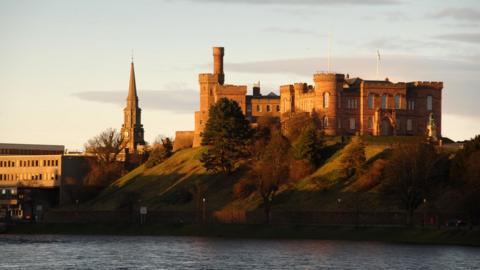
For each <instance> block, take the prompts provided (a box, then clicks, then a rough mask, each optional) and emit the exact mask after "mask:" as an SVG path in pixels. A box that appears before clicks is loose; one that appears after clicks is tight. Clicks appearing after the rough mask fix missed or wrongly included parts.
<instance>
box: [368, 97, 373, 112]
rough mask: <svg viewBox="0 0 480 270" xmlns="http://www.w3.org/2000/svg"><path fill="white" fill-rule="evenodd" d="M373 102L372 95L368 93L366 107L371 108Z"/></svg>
mask: <svg viewBox="0 0 480 270" xmlns="http://www.w3.org/2000/svg"><path fill="white" fill-rule="evenodd" d="M373 102H374V95H373V94H368V100H367V103H368V108H369V109H373Z"/></svg>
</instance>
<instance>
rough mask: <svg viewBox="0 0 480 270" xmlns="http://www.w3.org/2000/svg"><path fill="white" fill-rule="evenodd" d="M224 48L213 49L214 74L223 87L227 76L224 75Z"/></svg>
mask: <svg viewBox="0 0 480 270" xmlns="http://www.w3.org/2000/svg"><path fill="white" fill-rule="evenodd" d="M223 55H224V49H223V47H213V74H214V75H215V76H216V77H217V78H218V83H219V84H221V85H223V83H224V82H225V74H224V73H223Z"/></svg>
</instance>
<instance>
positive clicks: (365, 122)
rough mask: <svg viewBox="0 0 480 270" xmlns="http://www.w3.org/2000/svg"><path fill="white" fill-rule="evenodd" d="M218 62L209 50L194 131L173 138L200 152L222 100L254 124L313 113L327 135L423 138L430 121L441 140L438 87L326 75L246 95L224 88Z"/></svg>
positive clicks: (217, 50)
mask: <svg viewBox="0 0 480 270" xmlns="http://www.w3.org/2000/svg"><path fill="white" fill-rule="evenodd" d="M223 56H224V48H223V47H214V48H213V73H206V74H199V78H198V79H199V84H200V110H199V111H196V112H195V130H194V131H193V132H191V131H190V132H189V131H179V132H177V134H176V140H177V139H180V140H182V139H185V138H188V139H187V140H192V138H191V137H193V147H197V146H199V145H200V143H201V134H202V132H203V129H204V128H205V124H206V122H207V120H208V109H209V108H210V106H211V105H212V104H214V103H215V102H216V101H217V100H219V99H220V98H223V97H226V98H229V99H231V100H235V101H236V102H237V103H238V104H239V105H240V107H241V109H242V111H243V113H244V114H245V116H246V117H247V118H248V119H249V120H250V121H251V122H253V123H254V122H255V121H256V119H257V118H258V117H260V116H266V115H269V116H273V117H278V118H280V121H282V122H285V121H286V120H287V119H289V118H290V117H291V116H293V115H295V114H296V113H315V114H316V115H317V116H318V117H319V118H320V120H321V124H322V128H323V130H324V131H325V134H327V135H354V134H360V135H373V136H381V135H384V136H387V135H417V136H425V135H426V132H427V129H429V128H431V127H429V123H431V121H432V120H431V119H433V118H434V119H435V120H434V121H435V125H434V129H435V134H436V135H437V136H438V137H441V117H442V105H441V104H442V89H443V83H442V82H425V81H414V82H397V83H394V82H391V81H390V80H389V79H388V78H387V79H385V80H363V79H361V78H350V76H349V75H348V74H347V75H346V76H345V75H344V74H339V73H329V72H327V73H316V74H314V75H313V85H311V84H308V83H305V82H299V83H293V84H289V85H282V86H280V96H278V95H276V94H274V93H270V94H268V95H265V96H264V95H262V94H261V93H260V85H259V84H255V85H254V86H253V89H252V93H253V94H252V95H247V86H246V85H231V84H225V74H224V72H223ZM192 133H193V136H192Z"/></svg>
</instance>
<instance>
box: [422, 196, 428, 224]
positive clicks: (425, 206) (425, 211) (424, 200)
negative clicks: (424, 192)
mask: <svg viewBox="0 0 480 270" xmlns="http://www.w3.org/2000/svg"><path fill="white" fill-rule="evenodd" d="M426 223H427V198H423V227H425V225H426Z"/></svg>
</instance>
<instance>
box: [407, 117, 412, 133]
mask: <svg viewBox="0 0 480 270" xmlns="http://www.w3.org/2000/svg"><path fill="white" fill-rule="evenodd" d="M407 130H408V131H412V119H407Z"/></svg>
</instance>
